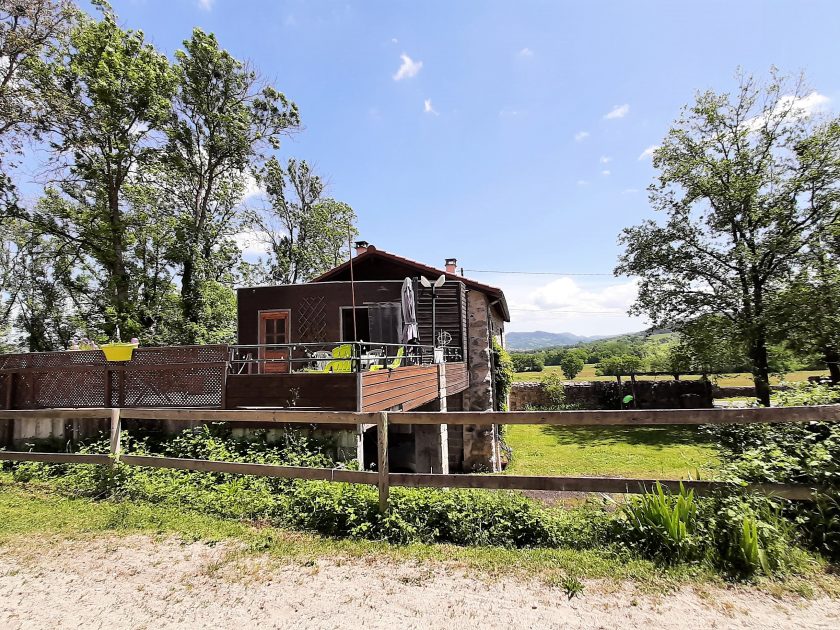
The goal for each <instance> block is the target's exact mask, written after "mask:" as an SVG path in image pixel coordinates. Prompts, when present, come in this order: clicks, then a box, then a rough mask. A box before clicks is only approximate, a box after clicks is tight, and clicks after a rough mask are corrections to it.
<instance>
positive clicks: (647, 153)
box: [638, 144, 659, 160]
mask: <svg viewBox="0 0 840 630" xmlns="http://www.w3.org/2000/svg"><path fill="white" fill-rule="evenodd" d="M658 148H659V145H658V144H652V145H650V146H649V147H648V148H647V149H645V150H644V151H642V152H641V154H640V155H639V158H638V159H640V160H646V159H648V158H652V157H653V152H654V151H656V150H657V149H658Z"/></svg>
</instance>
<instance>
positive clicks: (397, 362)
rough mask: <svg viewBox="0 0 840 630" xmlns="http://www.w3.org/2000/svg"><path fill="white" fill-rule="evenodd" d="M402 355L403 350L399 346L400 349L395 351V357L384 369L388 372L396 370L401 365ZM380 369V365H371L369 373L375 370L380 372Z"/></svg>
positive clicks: (403, 353)
mask: <svg viewBox="0 0 840 630" xmlns="http://www.w3.org/2000/svg"><path fill="white" fill-rule="evenodd" d="M404 355H405V348H404V347H403V346H400V349H399V350H397V357H396V358H395V359H394V360H393V361H391V362H390V363H389V364H388V365H387V366H386V367H387V368H388V369H389V370H396V369H397V368H398V367H400V365H402V360H403V356H404ZM381 369H382V366H381V365H371V366H370V371H371V372H376V371H377V370H381Z"/></svg>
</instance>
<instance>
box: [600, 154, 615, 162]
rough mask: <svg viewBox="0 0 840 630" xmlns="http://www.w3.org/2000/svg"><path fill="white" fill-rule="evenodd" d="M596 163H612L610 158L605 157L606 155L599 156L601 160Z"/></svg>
mask: <svg viewBox="0 0 840 630" xmlns="http://www.w3.org/2000/svg"><path fill="white" fill-rule="evenodd" d="M598 161H599V162H600V163H601V164H609V163H610V162H612V158H611V157H609V156H607V155H602V156H601V159H600V160H598Z"/></svg>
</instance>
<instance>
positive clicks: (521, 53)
mask: <svg viewBox="0 0 840 630" xmlns="http://www.w3.org/2000/svg"><path fill="white" fill-rule="evenodd" d="M519 56H520V57H533V56H534V51H533V50H531V49H530V48H523V49H522V50H520V51H519Z"/></svg>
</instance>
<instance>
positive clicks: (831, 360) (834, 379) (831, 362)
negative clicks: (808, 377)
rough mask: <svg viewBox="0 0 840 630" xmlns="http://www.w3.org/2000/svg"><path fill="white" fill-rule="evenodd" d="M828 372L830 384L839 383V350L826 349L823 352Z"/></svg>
mask: <svg viewBox="0 0 840 630" xmlns="http://www.w3.org/2000/svg"><path fill="white" fill-rule="evenodd" d="M823 357H824V358H825V363H826V365H828V374H829V378H830V379H831V384H832V385H837V384H840V352H838V351H837V350H836V349H826V350H825V351H824V352H823Z"/></svg>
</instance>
